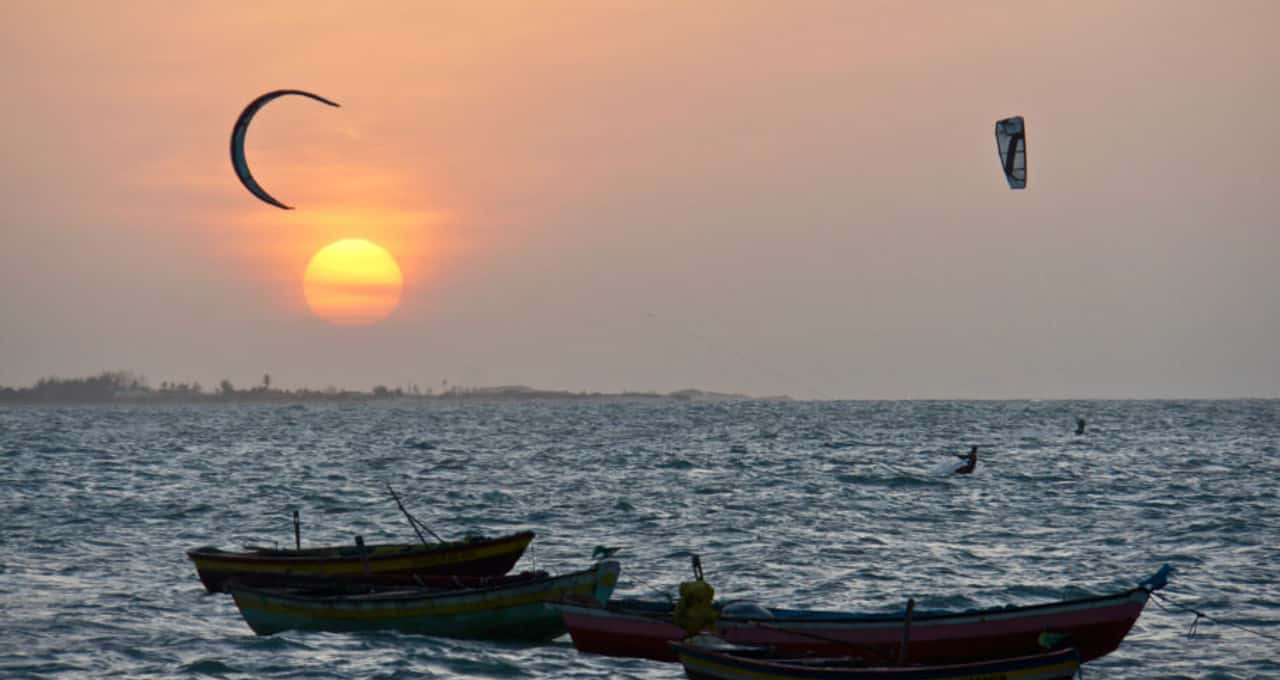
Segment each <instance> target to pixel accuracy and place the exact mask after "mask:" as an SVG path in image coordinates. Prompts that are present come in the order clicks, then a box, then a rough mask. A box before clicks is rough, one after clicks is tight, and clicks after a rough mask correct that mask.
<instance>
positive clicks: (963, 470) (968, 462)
mask: <svg viewBox="0 0 1280 680" xmlns="http://www.w3.org/2000/svg"><path fill="white" fill-rule="evenodd" d="M956 458H959V459H960V460H962V461H964V465H961V466H960V467H958V468H956V474H958V475H967V474H969V473H970V472H973V469H974V468H976V467H978V447H977V446H974V447H973V448H971V449H969V453H957V454H956Z"/></svg>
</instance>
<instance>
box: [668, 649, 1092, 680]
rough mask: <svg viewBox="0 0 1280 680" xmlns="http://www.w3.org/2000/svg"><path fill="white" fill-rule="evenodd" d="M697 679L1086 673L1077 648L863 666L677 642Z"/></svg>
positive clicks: (1051, 678) (1005, 677) (961, 678)
mask: <svg viewBox="0 0 1280 680" xmlns="http://www.w3.org/2000/svg"><path fill="white" fill-rule="evenodd" d="M672 648H673V649H674V651H675V653H676V655H677V656H678V657H679V659H680V663H681V664H684V671H685V674H686V675H688V676H689V677H690V678H691V679H692V680H980V679H982V680H986V679H990V678H1000V679H1001V680H1071V678H1073V677H1075V674H1076V671H1078V670H1079V669H1080V655H1079V653H1078V652H1077V651H1076V650H1075V649H1073V648H1067V649H1061V650H1057V651H1051V652H1044V653H1041V654H1031V655H1027V656H1016V657H1009V658H1002V659H991V660H987V661H972V662H968V663H958V664H945V665H931V666H879V667H869V666H866V665H859V664H857V663H855V661H854V660H852V659H849V658H847V657H845V658H832V659H814V658H796V659H785V658H777V657H771V656H770V657H763V658H756V657H754V656H752V655H748V654H741V653H736V652H731V651H723V650H719V649H714V648H708V647H703V646H699V645H693V644H684V643H678V642H676V643H672Z"/></svg>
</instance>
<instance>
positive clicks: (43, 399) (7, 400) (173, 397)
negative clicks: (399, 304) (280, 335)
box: [0, 371, 789, 404]
mask: <svg viewBox="0 0 1280 680" xmlns="http://www.w3.org/2000/svg"><path fill="white" fill-rule="evenodd" d="M387 399H415V400H418V399H421V400H468V399H469V400H527V399H558V400H590V399H595V400H605V399H672V400H679V401H726V400H733V401H746V400H789V398H788V397H764V398H760V397H752V396H748V395H745V394H727V393H723V392H707V391H704V390H696V389H684V390H678V391H675V392H668V393H665V394H664V393H659V392H617V393H607V392H571V391H568V390H542V389H535V388H533V387H526V386H524V385H507V386H501V387H463V386H460V385H448V383H444V385H443V387H442V389H441V390H440V391H439V392H436V391H434V390H433V389H431V388H427V389H425V390H423V389H421V388H420V387H418V386H417V385H411V386H409V387H408V388H403V387H387V386H385V385H377V386H375V387H374V388H373V389H372V390H370V391H369V392H360V391H355V390H347V389H338V388H335V387H328V388H325V389H323V390H315V389H309V388H302V389H295V390H288V389H280V388H278V387H272V386H271V376H270V375H264V376H262V382H261V383H260V384H257V385H254V386H252V387H247V388H237V387H236V386H235V385H233V384H232V383H231V381H230V380H222V381H221V382H220V383H219V384H218V386H217V387H216V388H214V389H210V390H206V389H205V388H204V386H202V385H201V384H200V383H198V382H191V383H186V382H181V383H180V382H170V381H165V382H162V383H160V386H159V387H151V386H150V384H149V383H148V381H147V379H146V378H145V377H143V376H140V375H137V374H134V373H130V372H127V371H106V372H103V373H100V374H98V375H95V376H92V377H87V378H41V379H40V380H38V381H37V382H36V383H35V384H34V385H32V386H30V387H18V388H14V387H3V386H0V404H102V403H168V402H174V403H184V402H299V401H361V400H387Z"/></svg>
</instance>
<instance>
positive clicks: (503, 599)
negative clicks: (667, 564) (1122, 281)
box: [229, 560, 620, 642]
mask: <svg viewBox="0 0 1280 680" xmlns="http://www.w3.org/2000/svg"><path fill="white" fill-rule="evenodd" d="M619 571H620V567H619V566H618V563H617V562H615V561H613V560H606V561H603V562H597V563H595V564H594V565H592V566H591V568H589V569H585V570H582V571H577V572H573V573H569V574H564V575H562V576H550V575H548V574H546V573H544V572H529V573H524V574H517V575H514V576H508V577H499V578H495V579H492V580H491V581H490V582H489V583H487V584H485V585H481V586H479V587H467V586H465V585H464V586H463V587H454V586H450V585H448V584H443V585H444V587H425V588H424V587H414V588H393V589H384V588H371V589H367V592H351V591H352V590H353V589H352V588H351V587H349V586H348V587H343V588H338V589H333V590H328V591H326V590H314V589H298V588H247V587H243V586H238V585H234V584H233V585H231V586H230V587H229V590H230V592H231V596H232V598H233V599H234V600H235V603H236V607H238V608H239V609H240V615H241V616H243V617H244V620H245V623H248V624H249V627H250V628H252V629H253V632H255V633H257V634H258V635H271V634H273V633H278V632H281V631H285V630H314V631H328V632H357V631H370V630H395V631H399V632H402V633H416V634H422V635H437V636H441V637H455V638H477V639H492V640H522V641H529V642H542V641H547V640H551V639H553V638H556V637H559V636H560V635H563V634H564V632H565V628H564V620H563V618H562V617H561V616H560V614H559V612H556V611H555V610H553V609H550V608H548V607H547V606H546V603H547V602H548V601H552V600H573V601H586V602H594V603H597V604H599V603H603V602H605V601H607V600H608V599H609V596H610V595H611V594H612V593H613V589H614V586H615V585H617V582H618V573H619Z"/></svg>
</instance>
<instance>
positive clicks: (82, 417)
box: [0, 400, 1280, 678]
mask: <svg viewBox="0 0 1280 680" xmlns="http://www.w3.org/2000/svg"><path fill="white" fill-rule="evenodd" d="M1077 416H1083V417H1085V418H1086V419H1087V420H1088V429H1087V431H1086V432H1085V434H1083V435H1079V436H1078V435H1076V434H1075V432H1074V430H1075V419H1076V417H1077ZM971 444H977V445H979V446H980V447H981V448H980V449H979V452H980V456H981V458H980V460H979V464H978V469H977V472H976V473H975V474H973V475H971V476H964V477H961V476H946V475H941V474H938V472H937V470H938V467H939V465H940V461H944V460H947V459H948V456H950V455H951V454H953V453H958V452H961V451H965V450H968V447H969V446H970V445H971ZM1278 446H1280V402H1277V401H1075V402H1061V401H1041V402H1035V401H980V402H947V401H930V402H748V401H738V402H708V403H697V402H676V401H624V400H617V401H592V402H585V401H584V402H576V401H524V402H514V401H513V402H478V401H477V402H442V401H389V402H376V403H344V404H293V405H251V404H239V405H237V404H222V405H218V404H214V405H193V406H86V407H65V408H61V407H10V408H0V548H2V549H0V677H3V678H85V677H212V678H262V677H279V678H410V677H413V678H432V677H435V678H450V677H466V678H678V677H683V675H682V670H681V668H680V667H679V666H678V665H671V664H661V663H654V662H649V661H642V660H628V659H609V658H604V657H593V656H588V655H581V654H578V653H577V652H576V651H575V650H574V648H573V646H572V644H571V643H570V641H569V639H568V637H567V636H566V637H562V638H561V639H559V640H556V641H554V642H552V643H549V644H545V645H533V646H527V645H512V644H499V643H488V642H477V641H456V640H445V639H436V638H429V637H421V636H405V635H398V634H391V633H387V634H361V635H347V634H326V633H285V634H280V635H275V636H271V637H257V636H255V635H253V633H252V632H251V631H250V630H249V628H248V627H247V626H246V625H245V624H244V622H243V621H242V620H241V618H240V616H239V614H238V612H237V611H236V609H235V606H234V604H233V603H232V601H231V599H230V597H229V596H226V595H208V594H206V593H205V592H204V589H203V588H202V587H201V585H200V582H199V581H198V579H197V578H196V574H195V570H194V568H193V567H192V565H191V563H190V562H189V561H188V560H187V559H186V556H185V554H184V551H185V550H187V549H189V548H193V547H196V546H201V545H217V546H221V547H224V548H236V547H239V546H242V545H245V544H273V543H278V544H280V545H282V546H284V545H290V544H291V543H292V540H293V534H292V527H291V519H290V513H291V511H292V510H294V509H298V510H299V511H300V512H301V515H302V522H303V541H304V543H308V544H313V545H315V544H322V543H348V542H351V541H352V540H353V537H354V535H356V534H360V535H363V536H364V537H365V540H366V541H390V540H400V541H411V540H414V535H413V532H412V530H411V529H410V527H409V525H408V523H407V522H406V521H405V520H404V519H403V517H402V516H401V515H400V513H399V511H398V510H397V509H396V507H395V505H394V503H393V502H392V501H391V500H390V498H389V497H388V495H387V493H386V491H385V488H384V484H385V483H390V484H392V485H394V486H395V488H396V489H397V490H398V491H399V492H400V494H401V497H402V498H403V500H404V501H405V503H406V505H407V506H408V507H409V508H410V509H411V510H412V511H413V512H414V514H415V515H416V516H417V517H418V518H419V519H421V520H423V522H424V523H426V524H427V525H428V526H430V527H431V528H432V529H433V530H434V531H435V532H436V533H438V534H441V535H442V536H446V537H458V536H461V535H463V534H464V533H467V532H484V533H501V532H508V531H513V530H517V529H525V528H528V529H533V530H535V531H537V532H538V537H537V539H535V541H534V543H533V545H532V546H531V549H530V551H529V552H528V553H526V555H525V557H524V558H523V559H522V560H521V563H520V564H519V565H517V569H527V568H540V569H547V570H550V571H567V570H572V569H577V568H581V567H583V566H585V565H586V564H588V563H589V560H590V555H591V551H592V549H593V548H594V547H595V546H597V545H609V546H621V547H622V550H621V552H620V553H619V554H618V558H619V559H620V560H621V562H622V566H623V571H622V579H621V582H620V584H619V589H618V594H619V595H628V596H645V597H648V596H653V597H656V596H658V595H657V594H658V593H659V592H668V593H671V592H674V590H675V587H676V585H677V584H678V583H679V582H680V581H681V580H685V579H687V578H689V576H690V573H691V572H690V567H689V561H690V559H689V558H690V555H692V554H697V555H700V556H701V559H702V563H703V565H704V568H705V570H706V575H707V579H708V580H709V581H710V582H711V583H712V585H714V586H715V588H716V590H717V593H718V595H720V596H722V597H726V598H732V599H751V600H755V601H757V602H760V603H764V604H770V605H778V606H784V605H785V606H803V607H812V608H828V609H852V610H862V611H891V610H897V609H900V608H901V607H902V606H903V604H904V603H905V601H906V599H907V598H908V597H914V598H915V599H916V601H917V603H918V605H917V606H919V607H920V608H929V609H937V608H971V607H979V606H991V605H1000V604H1030V603H1036V602H1044V601H1048V600H1054V599H1061V598H1066V597H1076V596H1082V595H1086V594H1098V593H1103V592H1109V591H1114V590H1119V589H1124V588H1128V587H1131V586H1133V585H1135V584H1136V582H1137V581H1139V580H1140V579H1142V578H1144V577H1146V576H1147V575H1149V574H1150V573H1152V572H1154V571H1155V570H1156V569H1157V568H1158V567H1159V566H1160V565H1161V564H1163V563H1165V562H1168V563H1170V564H1172V565H1173V567H1174V568H1175V570H1176V571H1175V573H1174V575H1173V577H1172V581H1171V584H1170V586H1169V587H1168V588H1167V589H1166V590H1165V591H1163V594H1164V595H1165V598H1166V600H1167V602H1166V603H1165V604H1164V608H1162V606H1161V605H1160V603H1158V602H1156V601H1153V602H1151V603H1150V604H1148V606H1147V609H1146V611H1145V612H1144V613H1143V615H1142V618H1141V619H1140V620H1139V621H1138V623H1137V625H1136V626H1135V628H1134V630H1133V631H1132V632H1131V633H1130V634H1129V636H1128V638H1127V639H1126V640H1125V642H1124V644H1123V645H1122V646H1121V647H1120V649H1119V650H1118V651H1116V652H1115V653H1113V654H1111V655H1110V656H1107V657H1105V658H1103V659H1100V660H1098V661H1095V662H1093V663H1090V664H1088V665H1086V667H1085V673H1084V677H1086V678H1266V677H1272V678H1274V677H1280V661H1278V660H1277V659H1278V658H1280V501H1278V499H1277V488H1278V485H1280V482H1278V481H1277V480H1280V450H1277V447H1278ZM952 460H953V459H952ZM1192 609H1194V610H1197V611H1199V612H1201V613H1203V614H1205V615H1206V616H1207V617H1208V618H1202V619H1200V620H1199V622H1198V625H1197V626H1195V635H1194V636H1189V635H1188V632H1189V630H1190V629H1191V627H1192V624H1193V622H1195V620H1196V616H1195V614H1192V613H1191V611H1190V610H1192Z"/></svg>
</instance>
